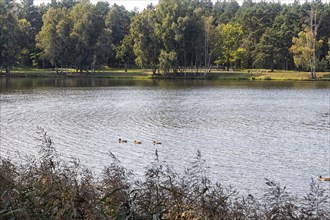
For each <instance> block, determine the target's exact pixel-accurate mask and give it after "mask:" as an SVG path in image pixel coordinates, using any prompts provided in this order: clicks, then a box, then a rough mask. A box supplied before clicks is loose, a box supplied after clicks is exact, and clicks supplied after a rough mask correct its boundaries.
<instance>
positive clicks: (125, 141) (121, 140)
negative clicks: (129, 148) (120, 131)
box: [119, 138, 127, 143]
mask: <svg viewBox="0 0 330 220" xmlns="http://www.w3.org/2000/svg"><path fill="white" fill-rule="evenodd" d="M119 143H127V140H123V139H121V138H119Z"/></svg>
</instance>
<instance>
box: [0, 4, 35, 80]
mask: <svg viewBox="0 0 330 220" xmlns="http://www.w3.org/2000/svg"><path fill="white" fill-rule="evenodd" d="M14 8H15V6H14V2H13V1H11V0H6V1H3V0H0V12H1V13H0V66H4V67H5V69H6V74H10V70H11V67H12V66H13V64H14V63H15V61H16V59H17V56H18V54H19V52H20V51H21V50H22V49H23V48H24V46H25V45H24V44H23V43H24V41H23V40H22V39H25V38H26V37H27V33H28V29H29V26H30V24H29V23H28V22H27V21H26V20H25V19H21V20H19V19H18V17H17V15H16V14H15V11H14Z"/></svg>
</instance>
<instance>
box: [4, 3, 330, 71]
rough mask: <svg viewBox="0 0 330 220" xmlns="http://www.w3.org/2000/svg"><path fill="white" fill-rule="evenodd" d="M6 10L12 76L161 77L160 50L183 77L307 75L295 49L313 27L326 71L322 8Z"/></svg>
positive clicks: (329, 10) (327, 19)
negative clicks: (139, 72)
mask: <svg viewBox="0 0 330 220" xmlns="http://www.w3.org/2000/svg"><path fill="white" fill-rule="evenodd" d="M0 6H1V7H0V13H1V16H0V24H1V26H0V51H1V54H0V65H1V66H3V67H6V69H7V71H9V70H10V68H11V66H12V65H14V64H19V65H28V66H31V65H35V66H44V63H49V62H51V64H52V65H53V66H54V67H55V68H56V69H57V67H66V68H74V69H76V70H80V71H83V70H85V71H86V72H88V71H89V69H92V70H93V71H94V69H95V67H99V66H101V65H109V64H111V65H112V64H115V65H118V64H119V63H124V64H125V65H126V66H127V64H128V63H133V62H135V64H137V65H138V66H140V67H151V68H152V69H153V72H154V73H155V72H156V69H157V68H158V67H159V65H160V60H161V59H160V55H161V51H162V50H164V51H166V52H168V53H169V52H174V53H175V54H176V56H175V57H176V58H175V59H176V60H175V61H173V62H171V63H172V64H173V65H174V66H173V67H170V68H172V69H174V70H175V71H176V70H178V71H181V72H185V74H186V73H187V70H188V69H190V70H193V69H194V70H193V72H195V73H197V72H198V71H199V69H202V68H204V67H205V72H204V73H205V74H206V73H207V72H208V71H207V70H209V69H210V67H211V66H212V65H213V64H215V63H217V64H221V65H226V66H227V69H229V68H230V66H231V65H233V64H235V65H236V67H238V68H241V67H243V68H254V67H258V68H270V69H294V68H296V67H298V68H303V69H307V66H303V67H302V66H301V63H303V62H305V61H303V60H301V58H297V56H298V55H294V54H296V53H292V51H293V50H291V49H290V48H292V46H293V42H292V39H293V37H295V38H297V36H298V33H299V32H301V31H302V30H305V28H306V26H310V24H309V23H310V22H309V21H313V22H314V26H313V27H314V28H313V30H312V31H317V34H314V38H316V36H317V39H313V40H314V41H319V40H322V41H323V44H322V45H319V48H317V50H318V51H317V53H318V54H317V55H318V57H317V59H314V57H313V62H312V64H313V65H314V64H315V63H319V64H320V65H319V69H321V66H325V60H326V59H327V56H328V51H329V46H328V45H327V40H328V38H329V35H330V31H329V30H330V29H329V28H328V26H329V25H330V5H329V4H328V3H322V2H321V1H316V2H315V1H314V2H306V3H303V4H300V3H299V2H298V1H295V2H294V3H292V4H288V5H287V4H283V5H281V4H280V3H278V2H266V1H261V2H253V1H250V0H247V1H244V2H243V3H242V5H241V6H240V5H239V4H238V2H237V1H235V0H230V1H216V2H215V3H214V4H213V3H212V1H211V0H203V1H200V0H161V1H159V3H158V4H157V6H155V7H154V6H152V5H149V6H148V7H147V8H146V9H145V10H144V11H142V12H137V11H127V10H126V9H125V8H124V7H123V6H119V5H116V4H114V5H113V6H111V7H109V3H107V2H97V3H95V5H94V4H92V3H91V2H90V1H88V0H83V1H75V0H62V1H55V0H53V1H51V3H49V4H47V5H46V4H41V5H39V6H35V5H34V4H33V0H22V2H21V3H14V1H12V0H0ZM312 12H313V13H312ZM312 15H313V16H314V20H313V19H312V20H311V18H312V17H311V16H312ZM315 16H316V17H315ZM235 29H236V30H235ZM298 38H299V37H298ZM290 52H291V53H290ZM305 54H306V53H305ZM163 55H164V54H163ZM294 57H295V58H294ZM298 57H299V56H298ZM163 58H164V57H162V59H163ZM297 59H298V60H297ZM299 59H300V60H301V61H299ZM294 60H295V62H294ZM295 64H296V65H295ZM162 65H163V64H162ZM299 65H300V66H299ZM308 65H309V64H308Z"/></svg>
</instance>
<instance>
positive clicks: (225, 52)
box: [217, 23, 244, 70]
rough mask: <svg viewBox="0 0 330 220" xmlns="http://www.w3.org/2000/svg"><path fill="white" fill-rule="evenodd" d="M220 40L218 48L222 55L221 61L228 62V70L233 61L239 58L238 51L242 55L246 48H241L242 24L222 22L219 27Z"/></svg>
mask: <svg viewBox="0 0 330 220" xmlns="http://www.w3.org/2000/svg"><path fill="white" fill-rule="evenodd" d="M217 33H218V42H217V49H218V51H219V53H221V55H220V56H219V61H220V62H221V61H222V62H226V67H227V70H229V68H230V64H231V62H233V61H235V60H236V59H237V58H238V56H237V55H238V53H239V55H240V56H241V57H242V56H243V55H242V53H243V52H244V50H242V49H240V46H241V39H242V36H243V31H242V26H241V25H239V24H230V23H229V24H226V25H224V24H221V25H220V26H218V29H217Z"/></svg>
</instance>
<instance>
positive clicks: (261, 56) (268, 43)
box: [253, 28, 281, 71]
mask: <svg viewBox="0 0 330 220" xmlns="http://www.w3.org/2000/svg"><path fill="white" fill-rule="evenodd" d="M280 44H281V42H280V41H279V37H278V32H276V31H275V30H274V29H272V28H268V29H267V30H266V32H265V33H264V34H263V35H262V37H261V40H260V42H259V43H258V45H257V46H256V49H255V59H254V62H253V65H254V66H255V67H258V68H270V69H271V70H272V71H273V70H274V66H275V65H276V64H279V62H280V60H281V54H280V51H281V48H280V47H281V45H280Z"/></svg>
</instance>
